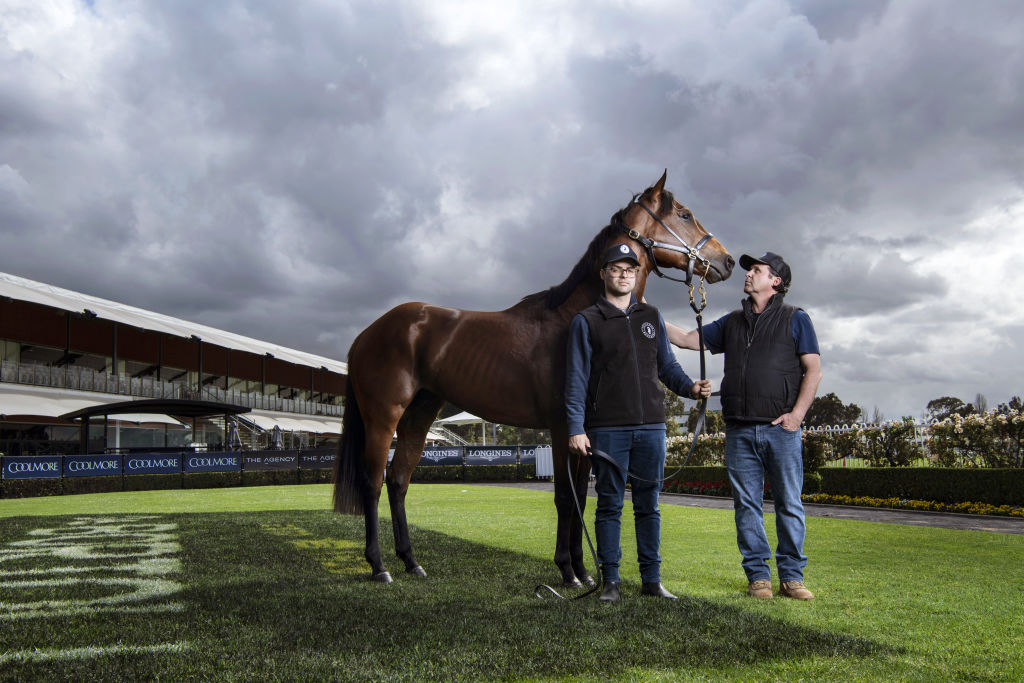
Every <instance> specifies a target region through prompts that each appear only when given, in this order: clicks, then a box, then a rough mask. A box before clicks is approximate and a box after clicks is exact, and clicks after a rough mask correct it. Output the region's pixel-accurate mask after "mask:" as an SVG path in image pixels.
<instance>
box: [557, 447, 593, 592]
mask: <svg viewBox="0 0 1024 683" xmlns="http://www.w3.org/2000/svg"><path fill="white" fill-rule="evenodd" d="M555 431H556V430H552V438H551V442H552V445H551V455H552V462H553V466H554V469H555V510H556V511H557V513H558V527H557V534H556V538H555V565H557V566H558V569H559V571H561V572H562V585H564V586H566V587H579V586H581V585H583V584H584V583H585V584H587V585H588V586H592V585H594V579H593V578H592V577H591V576H590V573H589V572H588V571H587V569H586V567H585V566H584V564H583V523H582V520H581V518H580V511H583V510H586V503H587V486H588V477H589V469H587V468H585V467H583V466H581V464H586V463H587V462H588V461H587V460H586V459H581V458H576V457H572V456H571V455H570V454H569V446H568V440H569V437H568V436H565V438H559V437H558V436H556V433H555ZM570 457H572V460H573V465H574V467H573V478H572V482H570V478H569V472H568V459H569V458H570ZM574 485H575V486H574ZM577 500H578V501H579V510H577V507H576V503H577Z"/></svg>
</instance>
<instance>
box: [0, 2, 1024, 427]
mask: <svg viewBox="0 0 1024 683" xmlns="http://www.w3.org/2000/svg"><path fill="white" fill-rule="evenodd" d="M1022 36H1024V4H1022V3H1021V2H1019V0H1006V1H980V2H962V1H961V0H950V1H943V0H900V1H894V2H886V1H885V0H858V1H857V2H847V1H841V0H836V1H834V2H828V1H812V0H790V1H788V2H787V1H784V0H763V1H752V2H737V1H724V0H720V1H716V2H696V1H694V2H689V1H686V0H657V1H651V2H627V1H621V0H620V1H617V2H595V1H594V0H582V1H579V2H570V1H565V2H547V1H543V2H512V1H509V2H500V3H490V2H487V3H484V2H446V1H441V0H418V1H410V2H402V1H389V0H383V1H380V2H340V1H337V0H321V1H314V2H308V1H305V0H289V1H288V2H270V1H267V2H256V1H255V0H253V1H250V2H235V1H231V0H218V1H216V2H209V1H208V0H195V1H185V0H176V1H175V2H157V1H152V2H146V1H143V2H137V1H135V0H132V1H131V2H120V1H107V0H95V1H94V2H84V1H82V0H0V237H2V247H0V270H2V271H4V272H8V273H13V274H16V275H19V276H22V277H27V278H30V279H34V280H40V281H43V282H47V283H50V284H54V285H58V286H61V287H66V288H69V289H73V290H77V291H81V292H85V293H88V294H93V295H96V296H101V297H104V298H109V299H114V300H116V301H121V302H125V303H129V304H132V305H135V306H139V307H142V308H146V309H151V310H154V311H158V312H161V313H165V314H169V315H174V316H178V317H182V318H185V319H187V320H193V321H197V322H202V323H204V324H207V325H212V326H215V327H219V328H223V329H226V330H231V331H233V332H238V333H240V334H245V335H249V336H254V337H258V338H261V339H265V340H268V341H273V342H276V343H279V344H283V345H286V346H291V347H294V348H297V349H301V350H305V351H310V352H314V353H319V354H323V355H326V356H330V357H333V358H338V359H340V360H344V359H345V356H346V355H347V352H348V347H349V345H350V343H351V341H352V339H353V338H354V337H355V335H356V334H357V333H358V332H359V330H361V329H362V328H363V327H365V326H366V325H367V324H369V323H370V322H371V321H372V320H374V319H375V318H376V317H378V316H379V315H381V314H382V313H384V312H385V311H386V310H388V309H389V308H391V307H392V306H393V305H395V304H398V303H401V302H403V301H408V300H420V301H428V302H431V303H437V304H443V305H448V306H455V307H459V308H470V309H478V310H495V309H501V308H506V307H508V306H511V305H512V304H514V303H515V302H516V301H518V300H519V299H520V298H521V297H522V296H523V295H525V294H527V293H530V292H534V291H539V290H542V289H546V288H547V287H549V286H551V285H554V284H557V283H559V282H561V281H562V280H563V279H564V278H565V276H566V275H567V274H568V272H569V270H570V269H571V268H572V266H573V265H574V264H575V263H576V261H577V260H578V259H579V257H580V256H581V255H582V253H583V251H584V249H585V248H586V246H587V244H588V243H589V241H590V239H591V238H592V237H593V236H594V234H596V233H597V232H598V231H599V230H600V229H601V228H602V227H603V226H604V225H606V224H607V222H608V219H609V217H610V216H611V215H612V214H613V213H614V212H615V211H616V210H618V209H619V208H621V207H622V206H624V205H625V204H626V203H627V202H628V200H629V199H630V197H631V195H632V193H634V192H637V191H640V190H642V189H644V188H645V187H647V186H649V185H651V184H652V183H653V182H654V181H656V180H657V178H658V177H659V176H660V174H661V172H662V170H663V169H665V168H667V169H668V183H667V186H668V187H669V188H670V189H671V190H673V192H674V193H675V194H676V196H677V197H678V198H679V199H680V200H681V201H683V202H684V203H685V204H687V205H688V206H689V207H690V208H691V209H692V210H693V211H694V213H695V215H696V216H697V217H698V218H700V219H701V221H702V222H703V223H704V225H705V226H706V227H707V228H708V229H709V230H710V231H712V232H713V233H715V234H716V235H717V236H718V237H719V238H720V240H721V241H722V242H723V244H724V245H725V246H726V247H727V248H728V249H729V250H730V251H731V252H732V253H733V255H734V256H735V257H736V258H738V257H739V255H740V254H742V253H751V254H754V255H758V254H761V253H763V252H764V251H765V250H772V251H776V252H778V253H780V254H782V255H783V256H784V257H785V258H786V259H787V260H788V261H789V263H790V264H791V266H792V268H793V273H794V282H793V287H792V289H791V292H790V294H789V296H788V297H787V301H788V302H789V303H792V304H795V305H798V306H801V307H803V308H805V309H806V310H807V311H808V312H809V313H810V315H811V318H812V320H813V321H814V323H815V326H816V329H817V332H818V337H819V340H820V344H821V351H822V367H823V372H824V379H823V381H822V384H821V388H820V390H819V394H824V393H828V392H836V393H837V394H838V395H839V397H840V398H841V399H843V401H844V402H847V403H849V402H855V403H857V404H859V405H861V406H862V407H863V408H864V409H865V410H866V412H867V413H868V414H869V415H870V414H871V413H872V412H873V410H874V409H875V407H877V408H878V409H879V410H880V411H881V412H882V413H883V414H884V415H885V416H886V417H888V418H893V417H898V416H900V415H915V416H917V415H921V414H922V413H923V412H924V409H925V405H926V404H927V402H928V401H929V400H930V399H933V398H937V397H940V396H945V395H953V396H957V397H959V398H961V399H963V400H965V401H968V402H970V401H973V400H974V397H975V395H976V394H978V393H979V392H980V393H982V394H983V395H984V396H985V397H987V399H988V403H989V406H990V407H993V408H994V407H995V406H996V404H997V403H1000V402H1005V401H1007V400H1008V399H1009V398H1010V397H1011V396H1013V395H1021V394H1024V381H1022V380H1024V371H1022V367H1024V363H1022V362H1021V360H1020V359H1021V357H1022V355H1024V315H1022V314H1024V294H1022V292H1024V270H1022V267H1021V265H1020V260H1021V255H1022V253H1024V41H1022V40H1021V37H1022ZM742 285H743V278H742V271H740V272H737V273H736V274H735V275H734V276H733V278H732V279H730V280H729V281H727V282H725V283H722V284H716V285H714V286H712V287H710V288H709V290H708V291H709V299H710V304H709V310H708V312H707V314H706V315H705V318H706V319H708V320H710V319H714V318H716V317H718V316H719V315H722V314H725V313H727V312H728V311H730V310H732V309H734V308H736V307H737V306H738V304H739V301H740V299H741V298H742V296H743V293H742ZM647 298H648V299H649V300H651V301H652V302H653V303H655V304H657V305H658V306H659V307H660V308H661V309H662V311H663V313H664V314H665V317H666V319H668V320H670V321H674V322H677V323H679V324H680V325H682V326H683V327H686V328H691V327H692V326H693V322H692V315H691V314H690V312H689V307H688V306H687V305H686V300H685V296H684V289H683V288H682V287H681V286H679V285H675V284H672V283H665V282H653V283H652V285H650V286H649V287H648V291H647ZM678 357H679V359H680V361H681V362H682V364H683V367H684V368H685V369H687V370H688V371H689V372H691V374H696V368H697V363H696V356H695V355H694V354H693V353H692V352H683V351H680V352H679V353H678ZM709 374H710V376H711V377H712V379H713V380H714V381H715V382H716V384H717V383H718V381H719V380H720V379H721V362H720V357H719V358H715V359H714V360H713V361H712V362H711V363H710V365H709Z"/></svg>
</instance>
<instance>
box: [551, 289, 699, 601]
mask: <svg viewBox="0 0 1024 683" xmlns="http://www.w3.org/2000/svg"><path fill="white" fill-rule="evenodd" d="M700 293H701V300H702V301H701V304H700V306H699V307H698V305H697V303H696V302H695V301H694V300H693V286H692V285H690V307H691V308H693V310H694V313H696V314H697V343H698V347H697V348H698V349H700V378H701V379H707V368H706V364H705V362H704V321H703V317H702V315H701V313H702V312H703V310H704V307H705V306H706V305H707V301H706V299H704V280H703V278H701V284H700ZM697 404H698V408H697V409H698V410H699V411H700V412H699V413H698V415H697V424H696V425H694V428H693V441H692V442H691V443H690V450H689V451H688V452H687V453H686V457H685V458H683V464H682V465H680V466H679V469H677V470H676V471H675V472H673V473H672V474H669V475H668V476H665V477H662V478H661V479H644V478H643V477H638V476H636V475H635V474H634V475H631V474H630V473H629V470H627V469H626V468H624V467H623V466H622V465H620V464H619V463H617V462H615V461H614V460H613V459H612V457H611V456H610V455H608V454H607V453H605V452H604V451H602V450H600V449H597V448H590V449H588V451H587V452H588V454H589V455H590V456H591V457H598V458H601V459H602V460H605V461H607V462H609V463H611V464H612V465H614V466H615V467H616V468H617V469H618V470H619V471H620V472H622V473H623V474H624V475H626V479H627V480H628V479H629V477H630V476H632V477H633V479H635V480H636V481H643V482H647V483H649V484H661V483H663V482H666V481H669V480H670V479H672V478H673V477H675V476H676V475H677V474H679V473H680V472H682V471H683V468H684V467H686V463H688V462H689V461H690V457H691V456H692V455H693V452H694V451H695V450H696V449H697V440H698V439H699V438H700V435H701V433H702V432H703V431H704V418H705V416H706V415H707V410H708V400H707V399H706V398H702V399H699V400H698V401H697ZM565 469H566V474H568V475H569V486H571V487H572V501H573V503H575V504H576V514H577V515H579V518H580V525H581V526H582V527H583V534H584V536H586V539H587V545H588V546H589V547H590V556H591V557H592V558H593V559H594V567H595V568H596V570H597V580H596V582H595V583H594V585H593V586H592V587H591V588H590V590H588V591H586V592H585V593H580V594H579V595H574V596H572V597H571V598H567V597H566V596H564V595H562V594H561V593H559V592H558V591H556V590H555V589H554V588H552V587H551V586H549V585H548V584H546V583H542V584H539V585H538V586H537V587H536V588H534V589H533V594H534V595H535V596H537V597H538V598H540V599H543V598H544V595H542V591H545V590H546V591H549V592H550V593H552V594H553V595H554V596H555V597H556V598H560V599H562V600H579V599H581V598H585V597H587V596H588V595H590V594H591V593H593V592H595V591H596V590H597V589H598V588H600V587H601V585H602V583H603V580H602V577H601V563H600V562H598V561H597V551H596V550H595V549H594V544H593V543H592V542H591V540H590V531H588V530H587V520H586V519H584V517H583V507H582V506H581V505H580V499H579V496H577V495H576V480H575V478H574V477H573V476H572V458H566V459H565ZM588 476H589V473H588Z"/></svg>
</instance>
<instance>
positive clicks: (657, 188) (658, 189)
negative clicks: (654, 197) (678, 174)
mask: <svg viewBox="0 0 1024 683" xmlns="http://www.w3.org/2000/svg"><path fill="white" fill-rule="evenodd" d="M666 178H668V169H667V168H666V169H665V172H664V173H662V174H661V178H660V179H659V180H658V182H656V183H654V188H653V189H654V194H661V191H662V190H664V189H665V179H666Z"/></svg>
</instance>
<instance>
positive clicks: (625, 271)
mask: <svg viewBox="0 0 1024 683" xmlns="http://www.w3.org/2000/svg"><path fill="white" fill-rule="evenodd" d="M605 270H607V271H608V272H609V273H610V274H611V276H612V277H619V276H620V275H624V276H625V277H636V270H637V269H636V268H620V267H619V266H608V267H607V268H605Z"/></svg>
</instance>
